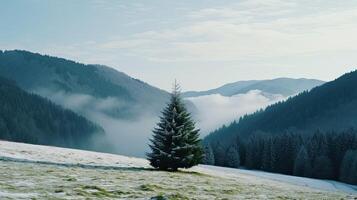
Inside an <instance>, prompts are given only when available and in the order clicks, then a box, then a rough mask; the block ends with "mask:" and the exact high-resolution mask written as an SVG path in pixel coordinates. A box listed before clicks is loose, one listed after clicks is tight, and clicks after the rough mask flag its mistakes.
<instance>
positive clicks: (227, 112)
mask: <svg viewBox="0 0 357 200" xmlns="http://www.w3.org/2000/svg"><path fill="white" fill-rule="evenodd" d="M321 84H323V82H322V81H319V80H313V79H291V78H278V79H273V80H260V81H259V80H252V81H238V82H235V83H230V84H226V85H224V86H222V87H219V88H216V89H212V90H207V91H202V92H185V93H183V96H184V97H185V98H186V99H188V100H190V101H191V102H192V103H193V104H194V105H195V107H196V110H197V112H195V113H194V114H195V115H194V117H195V119H196V121H197V123H198V125H199V126H200V128H201V130H202V132H201V134H202V135H203V136H206V135H208V133H210V132H212V131H214V130H215V129H217V128H219V127H220V126H222V125H228V124H229V123H231V122H232V121H234V120H236V119H239V118H240V117H242V116H244V115H246V114H251V113H253V112H255V111H256V110H259V109H263V108H265V107H267V106H269V105H271V104H274V103H276V102H279V101H282V100H285V99H286V98H288V97H289V96H293V95H296V94H298V93H300V92H303V91H305V90H310V89H311V88H314V87H316V86H318V85H321Z"/></svg>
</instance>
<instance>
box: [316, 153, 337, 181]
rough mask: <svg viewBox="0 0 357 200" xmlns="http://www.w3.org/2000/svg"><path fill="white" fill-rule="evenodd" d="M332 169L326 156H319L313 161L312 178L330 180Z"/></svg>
mask: <svg viewBox="0 0 357 200" xmlns="http://www.w3.org/2000/svg"><path fill="white" fill-rule="evenodd" d="M332 176H333V168H332V163H331V160H330V159H329V158H328V157H327V156H319V157H317V158H316V159H315V162H314V169H313V177H315V178H319V179H331V178H332Z"/></svg>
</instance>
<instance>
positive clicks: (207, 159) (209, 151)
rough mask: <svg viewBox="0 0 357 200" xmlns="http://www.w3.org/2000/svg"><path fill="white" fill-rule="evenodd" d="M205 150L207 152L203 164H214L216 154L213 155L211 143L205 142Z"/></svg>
mask: <svg viewBox="0 0 357 200" xmlns="http://www.w3.org/2000/svg"><path fill="white" fill-rule="evenodd" d="M204 152H205V155H204V158H203V164H206V165H214V163H215V162H214V155H213V151H212V148H211V145H209V144H205V145H204Z"/></svg>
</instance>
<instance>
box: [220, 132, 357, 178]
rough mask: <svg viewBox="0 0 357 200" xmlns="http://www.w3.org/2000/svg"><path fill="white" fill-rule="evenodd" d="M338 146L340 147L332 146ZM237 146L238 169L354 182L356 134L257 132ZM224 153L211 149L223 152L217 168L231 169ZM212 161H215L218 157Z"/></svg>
mask: <svg viewBox="0 0 357 200" xmlns="http://www.w3.org/2000/svg"><path fill="white" fill-rule="evenodd" d="M337 143H339V144H340V145H334V144H337ZM240 144H241V145H240V147H239V149H240V150H239V151H238V152H240V153H239V156H240V157H242V156H244V157H245V163H243V164H241V165H242V166H244V167H246V168H248V169H257V170H264V171H270V172H275V173H282V174H288V175H296V176H303V177H311V178H319V179H331V180H341V181H344V182H347V183H354V181H355V180H356V179H355V178H354V177H356V176H355V175H354V174H356V173H355V172H356V169H357V168H356V167H357V153H356V152H357V151H356V150H357V130H353V129H349V130H347V131H343V132H341V133H336V132H333V133H330V132H329V133H325V132H321V131H316V132H315V133H314V134H312V135H309V134H301V133H284V134H281V135H269V134H265V133H263V132H260V133H256V134H253V135H252V136H251V137H249V139H247V140H245V142H244V145H243V143H242V142H240ZM343 144H344V145H343ZM342 147H343V148H342ZM242 148H244V151H242V150H241V149H242ZM223 149H224V148H223V145H219V146H217V145H216V146H214V149H213V151H216V152H217V151H218V152H225V153H224V154H222V153H221V154H219V156H221V157H222V156H223V157H224V158H225V162H223V164H222V163H220V164H217V163H216V165H219V166H225V167H232V165H231V163H229V162H228V161H229V160H231V157H232V156H231V153H230V152H231V151H230V150H229V149H228V150H227V151H224V150H223ZM337 149H338V150H337ZM352 150H354V151H352ZM346 152H347V153H346ZM341 154H342V155H345V156H344V158H343V156H342V158H343V160H342V158H341V159H336V158H337V157H338V156H339V155H341ZM217 156H218V154H217ZM215 158H216V161H217V158H219V157H215ZM333 160H335V161H333ZM341 164H342V166H341ZM353 166H354V168H353Z"/></svg>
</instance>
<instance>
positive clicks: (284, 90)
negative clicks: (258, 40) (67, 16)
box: [183, 78, 324, 97]
mask: <svg viewBox="0 0 357 200" xmlns="http://www.w3.org/2000/svg"><path fill="white" fill-rule="evenodd" d="M323 83H324V82H323V81H320V80H315V79H304V78H301V79H292V78H278V79H273V80H251V81H238V82H235V83H229V84H226V85H223V86H221V87H219V88H215V89H211V90H207V91H201V92H195V91H190V92H185V93H183V96H184V97H198V96H204V95H211V94H220V95H222V96H234V95H237V94H244V93H247V92H249V91H251V90H260V91H262V92H263V93H268V94H280V95H283V96H291V95H295V94H297V93H299V92H302V91H305V90H310V89H311V88H314V87H316V86H319V85H322V84H323Z"/></svg>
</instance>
